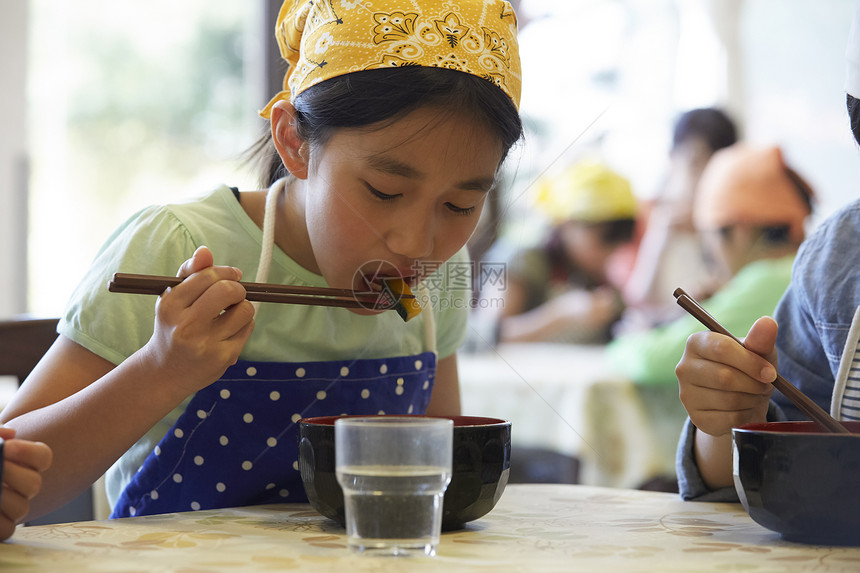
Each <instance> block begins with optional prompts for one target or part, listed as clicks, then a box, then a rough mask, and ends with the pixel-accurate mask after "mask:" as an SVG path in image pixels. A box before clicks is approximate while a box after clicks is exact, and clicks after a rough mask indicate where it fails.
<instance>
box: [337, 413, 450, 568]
mask: <svg viewBox="0 0 860 573" xmlns="http://www.w3.org/2000/svg"><path fill="white" fill-rule="evenodd" d="M453 436H454V423H453V421H452V420H449V419H445V418H427V417H421V416H376V417H367V418H341V419H339V420H336V421H335V424H334V443H335V446H334V452H335V454H334V455H335V470H336V473H337V481H338V483H339V484H340V486H341V488H343V498H344V503H345V513H346V533H347V536H348V538H349V539H348V543H349V546H350V548H351V549H352V550H353V551H355V552H358V553H368V554H373V555H429V556H433V555H435V554H436V546H437V545H438V544H439V534H440V533H441V531H442V498H443V495H444V493H445V488H447V487H448V483H449V482H450V481H451V458H452V455H451V449H452V442H453Z"/></svg>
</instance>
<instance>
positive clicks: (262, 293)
mask: <svg viewBox="0 0 860 573" xmlns="http://www.w3.org/2000/svg"><path fill="white" fill-rule="evenodd" d="M181 282H182V279H180V278H178V277H170V276H157V275H139V274H132V273H115V274H114V276H113V279H112V280H111V281H110V282H109V283H108V290H109V291H110V292H117V293H131V294H149V295H160V294H162V293H163V292H164V291H165V290H166V289H167V288H168V287H175V286H176V285H178V284H179V283H181ZM239 284H241V285H242V286H243V287H245V291H246V296H245V298H246V299H247V300H250V301H258V302H278V303H287V304H306V305H313V306H337V307H343V308H365V309H368V308H369V309H375V310H387V309H388V308H392V307H393V306H394V305H395V304H396V301H391V300H390V298H389V297H387V296H386V295H385V294H384V293H382V292H380V293H379V295H375V294H364V293H357V292H355V291H352V290H350V289H336V288H328V287H306V286H297V285H279V284H272V283H252V282H241V283H239ZM402 298H414V295H403V297H402Z"/></svg>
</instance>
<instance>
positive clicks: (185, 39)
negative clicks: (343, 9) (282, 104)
mask: <svg viewBox="0 0 860 573" xmlns="http://www.w3.org/2000/svg"><path fill="white" fill-rule="evenodd" d="M260 5H261V3H259V2H236V1H235V0H182V1H181V2H176V1H168V0H153V1H149V2H138V1H134V0H115V1H113V2H107V3H106V2H101V1H99V0H73V1H69V2H54V1H53V0H31V2H30V26H31V29H30V42H29V44H30V45H29V64H28V65H29V69H28V109H29V111H30V113H29V125H28V132H29V134H30V142H29V149H30V169H31V174H30V232H29V248H30V253H29V276H30V288H29V309H28V310H29V311H30V312H33V313H35V314H44V315H57V314H58V313H60V312H61V311H62V309H63V306H64V304H65V302H66V299H67V297H68V295H69V294H70V293H71V291H72V289H73V288H74V286H75V285H76V284H77V282H78V280H79V279H80V277H81V275H82V274H83V272H84V271H85V269H86V268H87V267H88V266H89V264H90V262H91V260H92V258H93V257H94V256H95V254H96V252H97V250H98V248H99V246H100V245H101V244H102V243H103V242H104V241H105V240H106V239H107V237H108V235H109V234H110V232H111V231H112V230H113V229H115V228H116V227H117V226H118V225H119V224H120V223H121V222H122V221H123V220H125V219H126V218H127V217H129V216H131V215H132V214H133V213H134V212H135V211H137V210H138V209H140V208H142V207H144V206H147V205H150V204H153V203H163V202H170V201H177V200H181V199H185V198H187V197H190V196H193V195H199V194H201V193H205V192H207V191H209V190H211V189H213V188H214V187H215V186H217V185H219V184H221V183H226V184H229V185H237V186H241V187H243V188H246V189H248V188H252V187H253V186H254V185H255V179H254V177H253V176H252V175H251V174H250V173H247V172H243V171H242V170H241V165H240V161H239V157H240V155H241V154H242V152H243V151H244V150H245V149H246V148H247V147H248V146H250V144H251V143H252V142H253V140H255V139H256V137H257V135H258V133H259V130H260V129H262V126H263V125H264V124H263V120H262V119H260V118H258V117H257V114H256V111H257V110H258V109H259V108H261V107H262V106H263V105H265V103H266V101H267V99H268V96H267V95H266V94H264V93H263V92H264V89H263V86H262V84H263V82H262V81H258V76H260V74H259V72H258V69H257V68H255V67H254V65H252V63H253V64H255V65H257V66H259V65H260V63H259V62H260V60H261V59H262V56H261V55H260V54H262V47H261V44H262V42H263V40H264V39H267V38H264V37H263V24H262V19H261V17H260V14H259V13H258V11H259V9H260Z"/></svg>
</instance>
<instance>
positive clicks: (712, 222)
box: [693, 143, 811, 242]
mask: <svg viewBox="0 0 860 573" xmlns="http://www.w3.org/2000/svg"><path fill="white" fill-rule="evenodd" d="M807 187H808V186H807ZM810 190H811V189H810ZM809 213H810V210H809V207H808V206H807V204H806V203H805V202H804V201H803V199H802V198H801V192H800V190H799V189H798V187H797V185H796V184H795V183H794V182H793V181H792V180H791V178H790V177H789V176H788V174H787V172H786V165H785V162H784V161H783V158H782V151H781V150H780V148H779V147H776V146H771V147H753V146H750V145H747V144H743V143H736V144H735V145H732V146H731V147H727V148H725V149H722V150H720V151H718V152H716V153H715V154H714V155H713V157H711V160H710V161H709V162H708V165H707V167H705V171H704V173H703V174H702V179H701V180H700V182H699V190H698V194H697V195H696V205H695V208H694V214H693V216H694V220H695V223H696V227H697V228H698V229H700V230H713V229H719V228H721V227H725V226H728V225H732V224H737V223H746V224H750V225H762V226H765V225H768V226H769V225H789V226H790V227H791V229H790V234H791V237H792V238H793V239H795V240H797V241H798V242H799V241H802V240H803V237H804V230H803V225H804V221H805V220H806V217H807V216H809Z"/></svg>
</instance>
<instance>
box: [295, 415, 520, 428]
mask: <svg viewBox="0 0 860 573" xmlns="http://www.w3.org/2000/svg"><path fill="white" fill-rule="evenodd" d="M377 417H378V418H383V417H388V418H391V417H398V418H447V419H449V420H453V421H454V427H456V428H460V427H465V426H493V425H495V424H507V423H508V422H507V421H506V420H501V419H499V418H487V417H484V416H418V415H409V416H392V415H385V416H383V415H378V416H363V415H360V414H359V415H354V416H351V415H344V416H318V417H316V418H302V419H301V420H299V423H302V424H319V425H321V426H332V425H334V422H335V420H339V419H341V418H377Z"/></svg>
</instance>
